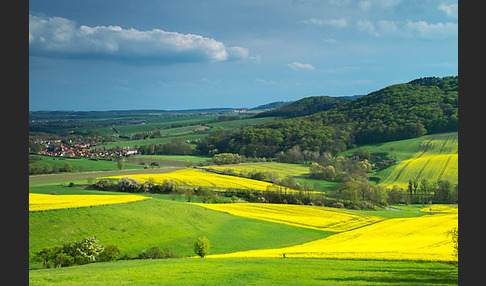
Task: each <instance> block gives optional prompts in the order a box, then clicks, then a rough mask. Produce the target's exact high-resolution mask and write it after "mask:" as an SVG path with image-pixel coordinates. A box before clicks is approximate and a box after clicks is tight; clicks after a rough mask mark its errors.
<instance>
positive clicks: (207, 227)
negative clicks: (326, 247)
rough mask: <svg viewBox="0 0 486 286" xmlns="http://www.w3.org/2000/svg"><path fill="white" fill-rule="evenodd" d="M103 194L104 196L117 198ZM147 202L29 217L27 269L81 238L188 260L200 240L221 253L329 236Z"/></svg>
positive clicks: (157, 199) (161, 199)
mask: <svg viewBox="0 0 486 286" xmlns="http://www.w3.org/2000/svg"><path fill="white" fill-rule="evenodd" d="M66 189H71V188H66ZM105 193H106V195H104V196H105V197H111V196H113V195H116V194H117V193H112V192H105ZM87 196H89V195H87ZM150 197H152V199H149V200H143V201H137V202H133V203H129V204H113V205H105V206H100V207H92V208H74V209H60V210H56V211H43V212H29V263H30V267H31V268H32V267H34V268H35V267H38V266H39V262H36V261H34V253H35V252H39V251H41V250H42V249H43V248H44V247H53V246H56V245H60V244H63V243H67V242H73V241H78V240H81V239H83V238H84V237H85V236H95V237H96V238H97V239H99V241H100V243H101V244H102V245H110V244H114V245H117V246H118V247H119V248H120V250H121V252H122V253H121V255H124V254H139V253H140V252H141V251H142V250H143V249H149V248H150V247H154V246H158V247H160V248H161V249H164V248H165V247H173V248H174V251H175V253H176V254H178V255H180V256H182V257H188V256H192V255H194V249H193V244H194V241H195V240H196V239H197V238H198V237H199V236H206V237H207V238H208V239H209V240H210V241H211V245H212V246H211V253H213V254H217V253H220V254H221V253H230V252H235V251H243V250H251V249H260V248H273V247H276V246H289V245H294V244H298V243H302V242H307V241H312V240H316V239H320V238H324V237H327V236H329V235H331V234H334V232H326V231H319V230H314V229H309V228H302V227H295V226H290V225H284V224H278V223H272V222H267V221H261V220H254V219H249V218H243V217H238V216H233V215H230V214H227V213H222V212H219V211H213V210H209V209H206V208H202V207H199V206H195V205H191V204H187V203H184V202H178V201H172V200H170V199H167V196H163V195H150ZM101 264H104V263H101Z"/></svg>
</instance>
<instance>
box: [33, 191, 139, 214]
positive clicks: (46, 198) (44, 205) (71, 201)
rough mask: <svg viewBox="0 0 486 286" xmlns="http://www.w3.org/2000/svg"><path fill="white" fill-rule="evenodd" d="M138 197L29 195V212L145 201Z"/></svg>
mask: <svg viewBox="0 0 486 286" xmlns="http://www.w3.org/2000/svg"><path fill="white" fill-rule="evenodd" d="M146 199H148V198H147V197H143V196H139V195H114V196H103V195H45V194H34V193H30V194H29V211H45V210H58V209H71V208H80V207H91V206H99V205H109V204H123V203H128V202H136V201H140V200H146Z"/></svg>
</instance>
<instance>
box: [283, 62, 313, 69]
mask: <svg viewBox="0 0 486 286" xmlns="http://www.w3.org/2000/svg"><path fill="white" fill-rule="evenodd" d="M287 66H288V67H291V68H292V69H294V70H315V69H316V67H315V66H313V65H311V64H303V63H299V62H292V63H290V64H287Z"/></svg>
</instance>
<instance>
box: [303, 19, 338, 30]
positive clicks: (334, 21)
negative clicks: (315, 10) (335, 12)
mask: <svg viewBox="0 0 486 286" xmlns="http://www.w3.org/2000/svg"><path fill="white" fill-rule="evenodd" d="M299 23H302V24H306V25H317V26H323V25H328V26H335V27H340V28H343V27H346V26H347V24H348V23H347V21H346V20H345V19H316V18H310V19H309V20H302V21H299Z"/></svg>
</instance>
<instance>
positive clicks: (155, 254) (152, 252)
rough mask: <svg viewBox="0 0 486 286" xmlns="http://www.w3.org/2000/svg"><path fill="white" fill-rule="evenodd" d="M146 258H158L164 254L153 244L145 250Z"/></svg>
mask: <svg viewBox="0 0 486 286" xmlns="http://www.w3.org/2000/svg"><path fill="white" fill-rule="evenodd" d="M147 255H148V258H152V259H158V258H163V257H164V254H163V252H162V250H161V249H160V248H159V247H158V246H154V247H152V248H150V249H149V250H148V251H147Z"/></svg>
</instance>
